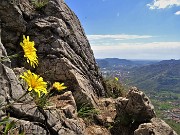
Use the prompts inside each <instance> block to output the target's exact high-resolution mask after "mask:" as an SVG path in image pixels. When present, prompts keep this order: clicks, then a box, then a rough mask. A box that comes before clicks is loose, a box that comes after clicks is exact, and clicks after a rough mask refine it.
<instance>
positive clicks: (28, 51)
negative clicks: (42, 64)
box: [20, 35, 67, 98]
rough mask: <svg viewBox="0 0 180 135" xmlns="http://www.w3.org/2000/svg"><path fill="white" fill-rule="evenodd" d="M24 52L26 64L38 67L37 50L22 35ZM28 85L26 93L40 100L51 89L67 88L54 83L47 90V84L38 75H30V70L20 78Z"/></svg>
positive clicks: (32, 42)
mask: <svg viewBox="0 0 180 135" xmlns="http://www.w3.org/2000/svg"><path fill="white" fill-rule="evenodd" d="M20 45H21V46H22V48H23V50H24V57H25V58H27V62H28V63H29V64H30V65H31V66H32V67H34V68H35V66H37V65H38V56H37V54H36V52H37V50H36V48H35V47H34V46H35V43H34V41H29V36H27V39H26V37H25V36H24V35H23V42H21V43H20ZM20 77H21V78H22V79H24V80H25V82H26V83H27V85H28V91H30V92H35V93H37V97H38V98H40V97H42V96H43V95H44V94H45V95H46V94H48V93H49V92H50V90H51V89H52V88H55V89H57V90H58V91H61V90H64V89H66V88H67V87H66V86H64V83H59V82H55V83H54V84H53V85H52V87H51V88H50V89H49V91H48V90H47V82H45V81H44V80H43V78H42V77H40V76H39V75H37V74H35V73H32V72H31V71H30V70H27V71H26V72H24V73H23V75H21V76H20Z"/></svg>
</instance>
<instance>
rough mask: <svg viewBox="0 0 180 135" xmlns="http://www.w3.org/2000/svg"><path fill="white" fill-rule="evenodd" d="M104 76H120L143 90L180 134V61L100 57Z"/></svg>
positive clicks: (125, 83)
mask: <svg viewBox="0 0 180 135" xmlns="http://www.w3.org/2000/svg"><path fill="white" fill-rule="evenodd" d="M96 61H97V63H98V65H99V67H100V70H101V72H102V74H103V76H104V77H105V78H114V77H117V78H119V81H120V82H121V83H122V85H123V86H124V87H125V88H126V89H129V88H130V87H132V86H136V87H138V88H139V89H140V90H143V91H144V92H145V93H146V94H147V95H148V97H149V98H150V99H151V102H152V103H153V105H154V107H155V111H156V114H157V116H158V117H160V118H162V119H163V120H165V121H166V122H167V123H168V124H169V125H170V126H171V127H172V128H173V129H174V130H175V131H176V132H177V133H178V134H180V60H173V59H172V60H163V61H154V60H152V61H151V60H148V61H146V60H125V59H117V58H107V59H97V60H96Z"/></svg>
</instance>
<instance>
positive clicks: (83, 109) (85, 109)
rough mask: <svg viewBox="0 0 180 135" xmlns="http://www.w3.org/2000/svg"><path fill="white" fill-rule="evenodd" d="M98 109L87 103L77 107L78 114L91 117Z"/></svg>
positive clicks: (82, 116)
mask: <svg viewBox="0 0 180 135" xmlns="http://www.w3.org/2000/svg"><path fill="white" fill-rule="evenodd" d="M98 113H99V111H98V110H97V109H95V108H93V107H91V106H89V105H87V104H83V105H81V106H80V107H79V108H78V116H79V117H81V118H90V117H91V118H92V117H93V116H94V115H96V114H98Z"/></svg>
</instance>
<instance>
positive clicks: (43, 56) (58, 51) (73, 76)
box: [0, 0, 104, 106]
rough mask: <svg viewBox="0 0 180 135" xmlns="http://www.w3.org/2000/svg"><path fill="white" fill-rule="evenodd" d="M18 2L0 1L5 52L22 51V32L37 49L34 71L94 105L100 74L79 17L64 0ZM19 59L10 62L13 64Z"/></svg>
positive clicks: (99, 92) (101, 91) (99, 93)
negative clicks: (37, 4)
mask: <svg viewBox="0 0 180 135" xmlns="http://www.w3.org/2000/svg"><path fill="white" fill-rule="evenodd" d="M18 2H19V3H14V4H11V3H9V1H7V0H1V1H0V19H1V25H2V37H3V38H2V43H3V44H4V46H5V48H6V49H7V52H8V54H12V53H19V52H20V51H22V50H21V47H20V45H19V43H20V41H22V35H28V36H30V40H32V41H35V44H36V48H37V50H38V51H37V53H38V58H39V59H38V60H39V66H38V67H37V69H36V72H37V73H38V74H43V77H44V78H46V80H47V81H51V82H54V81H60V82H65V84H66V85H67V86H68V90H71V91H72V92H73V95H74V97H75V100H76V101H77V102H81V103H84V102H88V103H89V104H92V105H94V106H96V102H97V101H96V98H97V97H98V96H103V95H104V88H103V86H102V77H101V75H100V74H99V71H98V68H97V65H96V63H95V59H94V55H93V52H92V50H91V48H90V45H89V42H88V40H87V38H86V36H85V33H84V31H83V29H82V27H81V25H80V22H79V20H78V18H77V17H76V16H75V14H74V13H73V12H72V11H71V10H70V9H69V8H68V7H67V5H66V4H65V3H64V1H63V0H50V1H49V2H48V3H47V4H46V5H45V6H44V7H43V8H41V9H40V10H35V9H34V8H33V7H32V3H30V2H29V1H28V0H22V1H18ZM21 56H22V54H21ZM22 63H24V62H23V61H22V59H21V60H14V61H13V62H12V64H13V67H17V66H24V65H22ZM25 66H27V65H25Z"/></svg>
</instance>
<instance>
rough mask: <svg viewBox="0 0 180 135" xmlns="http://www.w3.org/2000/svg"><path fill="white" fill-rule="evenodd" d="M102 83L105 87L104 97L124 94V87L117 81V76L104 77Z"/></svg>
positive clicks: (115, 96)
mask: <svg viewBox="0 0 180 135" xmlns="http://www.w3.org/2000/svg"><path fill="white" fill-rule="evenodd" d="M104 84H105V88H106V97H112V98H117V97H120V96H124V94H125V89H124V87H123V86H122V84H121V83H120V82H119V81H118V79H117V77H115V78H106V79H104Z"/></svg>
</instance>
